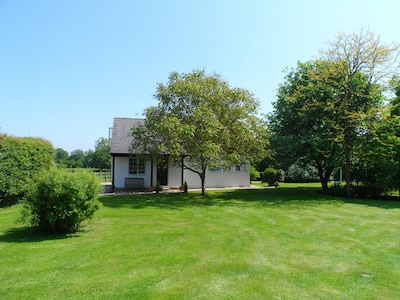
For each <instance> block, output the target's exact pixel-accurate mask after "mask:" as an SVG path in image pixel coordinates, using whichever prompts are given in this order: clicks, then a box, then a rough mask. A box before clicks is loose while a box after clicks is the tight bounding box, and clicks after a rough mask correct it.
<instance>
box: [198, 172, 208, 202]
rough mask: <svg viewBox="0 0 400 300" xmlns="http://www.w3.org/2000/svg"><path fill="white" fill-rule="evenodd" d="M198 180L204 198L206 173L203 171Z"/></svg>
mask: <svg viewBox="0 0 400 300" xmlns="http://www.w3.org/2000/svg"><path fill="white" fill-rule="evenodd" d="M199 176H200V179H201V195H202V196H206V195H207V192H206V172H205V171H203V172H202V173H201V174H199Z"/></svg>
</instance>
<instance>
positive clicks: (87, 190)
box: [23, 168, 101, 233]
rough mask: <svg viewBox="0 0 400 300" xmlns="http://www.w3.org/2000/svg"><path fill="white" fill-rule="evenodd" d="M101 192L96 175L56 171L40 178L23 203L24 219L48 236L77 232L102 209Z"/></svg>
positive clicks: (53, 170) (54, 169) (83, 172)
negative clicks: (98, 199)
mask: <svg viewBox="0 0 400 300" xmlns="http://www.w3.org/2000/svg"><path fill="white" fill-rule="evenodd" d="M100 192H101V186H100V183H99V181H98V179H97V177H96V176H95V175H93V174H92V173H89V172H85V171H78V172H67V171H65V170H62V169H56V168H53V169H51V170H50V171H48V172H46V173H44V174H42V176H40V177H39V179H38V181H37V183H36V185H35V188H34V190H33V191H32V192H31V193H30V194H29V196H28V197H27V198H26V200H25V202H24V210H23V218H24V219H25V220H29V222H30V224H31V225H32V226H36V227H39V228H40V229H42V230H43V231H45V232H51V233H70V232H76V231H77V230H78V229H79V227H80V226H81V223H82V221H84V220H86V219H89V218H91V217H92V216H93V214H94V212H95V211H96V210H97V209H98V208H99V206H98V203H97V202H96V199H97V197H98V196H99V194H100Z"/></svg>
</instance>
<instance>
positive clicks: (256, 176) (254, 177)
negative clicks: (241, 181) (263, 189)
mask: <svg viewBox="0 0 400 300" xmlns="http://www.w3.org/2000/svg"><path fill="white" fill-rule="evenodd" d="M258 179H260V172H258V171H257V170H256V168H255V167H253V166H250V180H251V181H254V180H258Z"/></svg>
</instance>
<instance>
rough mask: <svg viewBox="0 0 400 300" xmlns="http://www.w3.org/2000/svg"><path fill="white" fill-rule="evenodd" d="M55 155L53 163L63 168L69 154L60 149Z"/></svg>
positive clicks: (66, 163)
mask: <svg viewBox="0 0 400 300" xmlns="http://www.w3.org/2000/svg"><path fill="white" fill-rule="evenodd" d="M55 151H56V154H55V163H56V165H57V166H58V167H60V168H65V167H67V165H68V158H69V153H68V152H67V151H66V150H64V149H62V148H57V149H56V150H55Z"/></svg>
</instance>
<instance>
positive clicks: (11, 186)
mask: <svg viewBox="0 0 400 300" xmlns="http://www.w3.org/2000/svg"><path fill="white" fill-rule="evenodd" d="M54 154H55V151H54V148H53V146H52V144H51V143H50V142H48V141H46V140H43V139H40V138H31V137H25V138H20V137H12V136H7V135H0V205H4V204H14V203H16V202H17V201H19V200H22V199H24V198H25V196H26V195H27V193H28V191H29V189H30V188H31V187H32V186H33V183H34V181H35V180H34V179H35V177H36V176H37V175H38V174H40V173H42V172H45V171H47V170H48V169H49V168H50V167H51V166H53V165H54Z"/></svg>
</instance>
